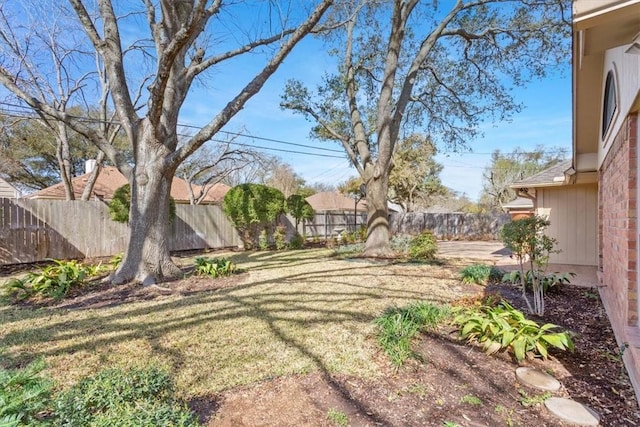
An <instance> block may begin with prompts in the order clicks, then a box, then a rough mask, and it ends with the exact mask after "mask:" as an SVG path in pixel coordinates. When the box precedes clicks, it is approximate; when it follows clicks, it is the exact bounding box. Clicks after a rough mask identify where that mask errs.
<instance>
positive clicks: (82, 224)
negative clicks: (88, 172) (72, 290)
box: [0, 198, 241, 264]
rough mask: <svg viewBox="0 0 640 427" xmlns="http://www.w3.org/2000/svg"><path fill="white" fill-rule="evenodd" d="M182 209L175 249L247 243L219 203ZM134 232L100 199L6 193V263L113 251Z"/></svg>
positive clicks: (2, 205)
mask: <svg viewBox="0 0 640 427" xmlns="http://www.w3.org/2000/svg"><path fill="white" fill-rule="evenodd" d="M176 215H177V217H176V219H175V221H174V223H173V224H172V226H171V227H170V235H169V248H170V249H171V250H191V249H204V248H223V247H237V246H239V245H240V244H241V242H240V239H239V236H238V233H237V232H236V230H235V229H234V228H233V226H232V225H231V223H230V222H229V221H228V220H227V218H226V217H225V216H224V214H223V212H222V209H221V208H220V207H219V206H212V205H202V206H189V205H178V206H176ZM128 237H129V228H128V226H127V225H126V224H121V223H117V222H115V221H113V220H111V218H110V217H109V211H108V207H107V205H106V204H104V203H103V202H100V201H88V202H83V201H62V200H33V199H4V198H0V264H15V263H26V262H35V261H41V260H44V259H47V258H55V259H64V258H84V257H100V256H110V255H113V254H116V253H119V252H124V251H125V249H126V245H127V242H128Z"/></svg>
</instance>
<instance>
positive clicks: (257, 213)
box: [222, 184, 286, 249]
mask: <svg viewBox="0 0 640 427" xmlns="http://www.w3.org/2000/svg"><path fill="white" fill-rule="evenodd" d="M285 208H286V204H285V198H284V194H282V192H281V191H280V190H278V189H275V188H272V187H268V186H266V185H262V184H241V185H237V186H235V187H233V188H231V189H230V190H229V191H228V192H227V194H226V195H225V196H224V200H223V202H222V210H223V212H224V214H225V215H226V216H227V218H229V220H230V221H231V222H232V223H233V225H234V227H236V229H237V230H238V231H239V232H240V235H241V236H242V241H243V243H244V247H245V249H253V248H254V247H255V245H256V243H257V240H258V236H259V233H260V231H261V230H262V229H264V228H265V227H267V226H271V225H273V224H274V223H275V221H276V219H277V218H278V216H279V215H280V214H282V213H283V212H285Z"/></svg>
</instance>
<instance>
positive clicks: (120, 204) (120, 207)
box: [109, 184, 176, 223]
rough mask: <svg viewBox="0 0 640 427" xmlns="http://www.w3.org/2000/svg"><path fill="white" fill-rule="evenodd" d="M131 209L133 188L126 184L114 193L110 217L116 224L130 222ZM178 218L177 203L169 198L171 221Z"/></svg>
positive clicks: (110, 205) (110, 204)
mask: <svg viewBox="0 0 640 427" xmlns="http://www.w3.org/2000/svg"><path fill="white" fill-rule="evenodd" d="M130 208H131V186H130V185H129V184H125V185H123V186H122V187H119V188H117V189H116V191H114V192H113V198H112V199H111V201H110V202H109V216H110V217H111V219H112V220H114V221H116V222H123V223H127V222H129V209H130ZM175 218H176V201H175V200H174V199H173V197H171V196H169V221H170V222H172V221H173V220H174V219H175Z"/></svg>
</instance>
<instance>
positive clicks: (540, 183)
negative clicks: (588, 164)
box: [509, 160, 571, 188]
mask: <svg viewBox="0 0 640 427" xmlns="http://www.w3.org/2000/svg"><path fill="white" fill-rule="evenodd" d="M569 169H571V160H565V161H563V162H560V163H558V164H557V165H555V166H551V167H550V168H548V169H545V170H543V171H542V172H538V173H537V174H535V175H532V176H530V177H529V178H525V179H523V180H521V181H516V182H514V183H513V184H511V185H510V186H509V187H511V188H533V187H551V186H557V185H564V184H566V182H565V172H567V170H569Z"/></svg>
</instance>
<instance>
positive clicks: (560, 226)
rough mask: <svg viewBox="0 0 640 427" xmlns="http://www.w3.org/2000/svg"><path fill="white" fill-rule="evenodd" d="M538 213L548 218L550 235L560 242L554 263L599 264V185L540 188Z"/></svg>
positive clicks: (554, 255) (552, 259)
mask: <svg viewBox="0 0 640 427" xmlns="http://www.w3.org/2000/svg"><path fill="white" fill-rule="evenodd" d="M537 212H538V214H541V215H548V217H549V221H550V222H551V225H550V226H549V228H548V230H547V234H548V235H549V236H552V237H554V238H556V239H557V240H558V245H557V248H558V249H560V250H561V252H560V253H558V254H553V255H552V257H551V260H550V262H552V263H558V264H574V265H597V263H598V188H597V186H596V185H569V186H562V187H549V188H539V189H538V195H537Z"/></svg>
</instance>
